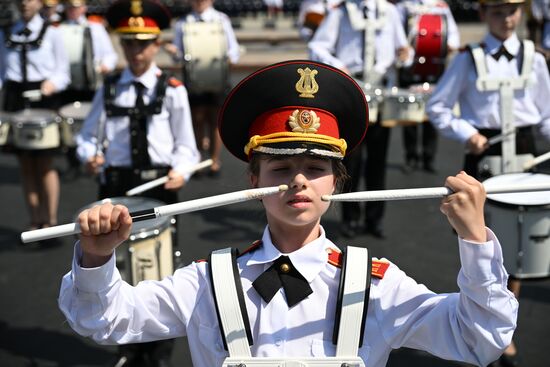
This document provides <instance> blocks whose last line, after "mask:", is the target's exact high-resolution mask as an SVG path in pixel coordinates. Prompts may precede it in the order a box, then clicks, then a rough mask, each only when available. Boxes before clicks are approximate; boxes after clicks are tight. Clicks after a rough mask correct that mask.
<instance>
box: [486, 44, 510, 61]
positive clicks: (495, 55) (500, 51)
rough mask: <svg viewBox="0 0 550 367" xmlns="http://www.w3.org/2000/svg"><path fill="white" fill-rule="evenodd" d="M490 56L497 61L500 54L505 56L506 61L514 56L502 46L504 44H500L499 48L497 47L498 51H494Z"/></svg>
mask: <svg viewBox="0 0 550 367" xmlns="http://www.w3.org/2000/svg"><path fill="white" fill-rule="evenodd" d="M491 56H493V58H494V59H495V60H497V61H498V59H500V57H501V56H504V57H506V58H507V59H508V61H510V60H512V59H513V58H514V55H512V54H511V53H510V52H508V50H507V49H506V47H504V44H502V45H500V48H499V49H498V51H497V52H495V53H494V54H492V55H491Z"/></svg>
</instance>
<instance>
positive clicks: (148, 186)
mask: <svg viewBox="0 0 550 367" xmlns="http://www.w3.org/2000/svg"><path fill="white" fill-rule="evenodd" d="M213 163H214V161H213V160H212V159H207V160H205V161H202V162H200V163H197V164H195V165H194V166H192V167H190V168H189V169H187V170H185V172H184V174H192V173H195V172H197V171H199V170H201V169H203V168H206V167H209V166H211V165H212V164H213ZM166 182H168V176H163V177H160V178H157V179H156V180H153V181H149V182H146V183H144V184H143V185H139V186H136V187H134V188H133V189H131V190H128V191H126V196H134V195H137V194H141V193H142V192H144V191H147V190H151V189H152V188H154V187H157V186H160V185H162V184H165V183H166Z"/></svg>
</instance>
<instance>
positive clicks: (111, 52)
mask: <svg viewBox="0 0 550 367" xmlns="http://www.w3.org/2000/svg"><path fill="white" fill-rule="evenodd" d="M89 26H90V32H91V35H92V42H93V48H94V61H95V62H96V64H97V65H102V66H105V67H107V68H108V69H109V71H113V70H115V67H116V63H117V61H118V55H117V53H116V52H115V49H114V47H113V44H112V42H111V38H110V37H109V33H107V30H106V29H105V27H104V26H103V25H101V24H97V23H89Z"/></svg>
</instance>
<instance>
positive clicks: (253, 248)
mask: <svg viewBox="0 0 550 367" xmlns="http://www.w3.org/2000/svg"><path fill="white" fill-rule="evenodd" d="M261 245H262V241H261V240H256V241H254V243H252V245H250V246H249V247H248V248H247V249H246V250H244V251H242V252H241V253H239V256H238V257H241V256H243V255H244V254H247V253H249V252H252V251H254V250H256V249H258V248H260V246H261Z"/></svg>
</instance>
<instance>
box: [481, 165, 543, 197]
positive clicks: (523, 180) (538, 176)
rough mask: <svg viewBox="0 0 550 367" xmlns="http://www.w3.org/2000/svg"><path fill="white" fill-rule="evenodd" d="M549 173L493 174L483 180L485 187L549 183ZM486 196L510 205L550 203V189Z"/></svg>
mask: <svg viewBox="0 0 550 367" xmlns="http://www.w3.org/2000/svg"><path fill="white" fill-rule="evenodd" d="M549 182H550V175H545V174H542V173H510V174H505V175H500V176H493V177H491V178H489V179H487V180H485V181H483V185H484V186H485V188H488V187H491V186H494V187H498V186H502V185H520V184H526V185H533V184H539V183H549ZM487 198H488V199H489V200H490V201H491V200H492V201H495V202H498V203H503V204H511V205H548V204H550V191H533V192H522V193H511V194H490V195H487Z"/></svg>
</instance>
